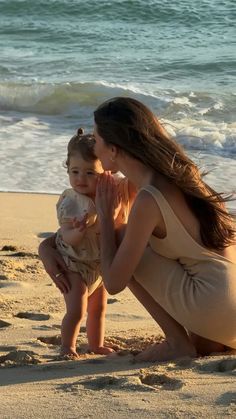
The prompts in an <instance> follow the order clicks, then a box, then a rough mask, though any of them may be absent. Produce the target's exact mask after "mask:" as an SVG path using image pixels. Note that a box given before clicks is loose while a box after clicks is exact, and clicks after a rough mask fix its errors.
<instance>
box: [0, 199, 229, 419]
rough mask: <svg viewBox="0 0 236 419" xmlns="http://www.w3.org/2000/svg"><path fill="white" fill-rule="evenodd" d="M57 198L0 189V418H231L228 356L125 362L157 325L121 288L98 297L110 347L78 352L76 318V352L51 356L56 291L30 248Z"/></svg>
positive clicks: (83, 345) (156, 332) (52, 222)
mask: <svg viewBox="0 0 236 419" xmlns="http://www.w3.org/2000/svg"><path fill="white" fill-rule="evenodd" d="M57 198H58V197H57V195H43V194H27V193H0V200H1V206H0V220H1V221H0V222H1V237H0V249H1V251H0V266H1V270H0V307H1V309H0V398H1V406H0V417H1V418H4V419H16V418H17V419H20V418H57V417H60V418H70V419H72V418H94V417H96V418H110V417H113V418H127V417H135V418H203V417H204V418H205V417H208V418H222V417H225V416H232V417H235V416H236V356H235V355H233V354H231V353H228V354H222V355H219V356H214V354H213V355H212V356H210V357H205V358H197V359H188V358H185V359H180V360H177V361H175V362H166V363H159V364H158V363H152V364H151V363H135V362H134V354H135V353H137V352H138V351H140V350H141V349H142V348H144V347H146V346H147V345H148V344H149V343H150V342H152V341H155V340H161V339H162V332H161V330H160V329H158V328H157V326H156V324H155V323H154V321H153V320H152V319H151V318H150V316H149V315H148V313H147V312H146V311H145V310H144V309H143V308H142V306H141V305H140V304H139V303H138V302H137V301H136V300H135V298H134V297H133V296H132V294H131V293H130V292H129V290H125V291H123V292H122V293H120V294H118V295H115V296H110V297H109V300H108V309H107V320H106V342H109V343H110V344H112V345H113V346H114V348H116V351H117V352H116V353H115V354H114V355H112V356H98V355H94V354H91V353H88V352H87V339H86V328H85V321H84V323H83V325H82V328H81V334H80V336H79V339H78V351H79V353H80V354H81V357H80V359H79V360H77V361H65V360H60V359H59V358H58V353H59V345H60V323H61V319H62V316H63V313H64V300H63V297H62V295H61V294H60V293H59V291H58V290H57V289H56V287H55V286H54V284H53V283H52V281H51V279H50V278H49V277H48V276H47V274H46V273H45V272H44V269H43V266H42V263H41V261H40V260H39V258H38V255H37V249H38V245H39V243H40V241H41V240H42V239H43V238H44V237H47V236H48V235H49V234H51V233H52V232H54V231H55V230H56V229H57V220H56V212H55V203H56V201H57Z"/></svg>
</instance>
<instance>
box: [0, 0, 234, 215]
mask: <svg viewBox="0 0 236 419" xmlns="http://www.w3.org/2000/svg"><path fill="white" fill-rule="evenodd" d="M235 21H236V3H235V0H181V1H179V0H173V1H169V0H161V1H160V0H156V1H154V0H110V1H103V0H90V1H86V0H47V1H46V0H37V1H35V0H14V1H13V0H0V158H1V162H2V164H1V166H0V190H2V191H3V190H4V191H6V190H9V191H35V192H39V191H44V192H60V191H61V190H62V189H63V188H64V187H65V186H66V185H67V175H66V171H65V169H64V168H63V161H64V160H65V157H66V145H67V142H68V140H69V139H70V137H71V136H72V135H73V133H74V132H75V130H76V129H77V128H78V127H80V126H81V127H84V128H85V130H87V131H89V130H91V129H92V125H93V110H94V109H95V108H96V106H97V105H98V104H100V103H101V102H102V101H104V100H105V99H107V98H110V97H113V96H117V95H121V96H132V97H135V98H137V99H139V100H141V101H143V102H144V103H145V104H147V105H148V106H150V107H151V108H152V110H153V111H154V112H155V113H156V114H157V115H158V116H159V117H160V119H161V120H162V122H163V123H164V124H165V125H166V127H167V129H168V130H169V131H170V132H171V134H172V135H173V136H175V137H176V138H177V140H178V141H179V142H180V143H181V144H183V145H184V147H185V148H186V151H187V153H188V154H190V156H191V157H192V158H193V159H195V160H196V161H197V162H198V163H199V165H200V167H201V168H202V169H204V170H205V169H208V170H210V174H209V175H208V181H209V183H210V184H212V185H213V186H214V187H216V188H217V189H218V190H220V191H225V192H230V191H232V190H235V188H236V187H235V184H236V181H235V179H236V160H235V158H236V31H235ZM231 205H233V206H234V207H235V206H236V205H235V204H234V203H231Z"/></svg>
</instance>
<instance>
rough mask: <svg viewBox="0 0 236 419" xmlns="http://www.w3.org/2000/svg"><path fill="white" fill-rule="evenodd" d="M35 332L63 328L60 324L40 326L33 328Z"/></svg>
mask: <svg viewBox="0 0 236 419" xmlns="http://www.w3.org/2000/svg"><path fill="white" fill-rule="evenodd" d="M32 329H33V330H53V329H61V326H60V325H59V324H52V325H49V326H48V325H46V324H42V325H40V326H34V327H32Z"/></svg>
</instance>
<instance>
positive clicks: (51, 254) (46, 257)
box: [39, 236, 71, 294]
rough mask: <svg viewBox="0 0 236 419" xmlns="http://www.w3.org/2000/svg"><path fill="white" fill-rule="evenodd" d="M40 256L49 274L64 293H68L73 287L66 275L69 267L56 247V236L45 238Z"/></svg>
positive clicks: (40, 248)
mask: <svg viewBox="0 0 236 419" xmlns="http://www.w3.org/2000/svg"><path fill="white" fill-rule="evenodd" d="M39 257H40V259H41V260H42V262H43V266H44V268H45V271H46V272H47V273H48V275H49V276H50V277H51V278H52V280H53V282H54V284H55V285H56V287H57V288H58V289H59V290H60V291H61V293H62V294H67V293H68V291H69V290H70V288H71V285H70V282H69V280H68V278H67V277H66V271H67V267H66V264H65V262H64V260H63V259H62V257H61V255H60V253H59V252H58V251H57V249H56V248H55V236H52V237H49V238H47V239H46V240H44V241H43V242H42V243H41V244H40V246H39Z"/></svg>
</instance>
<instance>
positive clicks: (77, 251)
mask: <svg viewBox="0 0 236 419" xmlns="http://www.w3.org/2000/svg"><path fill="white" fill-rule="evenodd" d="M67 151H68V154H67V160H66V166H67V171H68V175H69V181H70V185H71V188H70V189H66V190H65V191H64V192H63V193H62V194H61V196H60V198H59V201H58V203H57V216H58V221H59V225H60V228H59V230H58V231H57V234H56V247H57V249H58V251H59V252H60V254H61V255H62V257H63V259H64V261H65V263H66V265H67V268H68V270H69V271H68V274H67V277H68V279H69V282H70V285H71V288H70V290H69V291H68V292H67V293H64V294H63V296H64V298H65V304H66V314H65V316H64V318H63V320H62V325H61V339H62V346H61V355H63V356H69V357H72V358H74V357H75V358H76V357H78V354H77V351H76V340H77V337H78V334H79V330H80V325H81V321H82V319H83V317H84V316H85V313H86V311H87V323H86V330H87V337H88V345H89V350H90V351H92V352H94V353H96V354H104V355H107V354H109V353H111V352H113V350H112V349H111V348H109V347H107V346H105V345H104V326H105V310H106V304H107V292H106V290H105V287H104V285H103V282H102V278H101V272H100V251H99V225H98V222H97V215H96V208H95V203H94V200H95V195H96V185H97V180H98V177H99V175H100V174H101V173H103V171H104V170H103V168H102V165H101V162H100V161H99V160H98V159H97V158H96V156H95V154H94V137H93V136H92V135H90V134H88V135H84V133H83V130H82V129H81V128H80V129H79V130H78V131H77V134H76V135H74V136H73V137H72V138H71V140H70V142H69V144H68V150H67ZM114 179H115V183H116V185H117V189H118V193H119V197H120V199H121V205H120V208H121V209H120V211H119V214H118V216H117V219H119V222H120V223H121V224H124V223H125V222H126V221H127V217H128V211H129V192H128V181H127V179H125V178H122V177H119V176H117V175H114ZM58 279H59V275H58Z"/></svg>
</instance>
